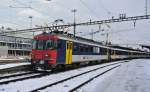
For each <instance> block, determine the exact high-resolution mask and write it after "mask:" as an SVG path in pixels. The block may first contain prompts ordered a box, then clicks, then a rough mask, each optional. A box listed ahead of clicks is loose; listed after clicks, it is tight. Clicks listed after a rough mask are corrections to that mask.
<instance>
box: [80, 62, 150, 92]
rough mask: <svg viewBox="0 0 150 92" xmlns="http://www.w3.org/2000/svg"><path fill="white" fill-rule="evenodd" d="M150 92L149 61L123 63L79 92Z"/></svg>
mask: <svg viewBox="0 0 150 92" xmlns="http://www.w3.org/2000/svg"><path fill="white" fill-rule="evenodd" d="M82 91H84V92H150V60H148V59H137V60H132V61H131V62H128V63H124V64H122V65H121V67H120V68H118V69H116V70H115V71H112V72H109V73H107V74H105V75H104V76H102V77H99V78H97V79H95V80H94V81H92V82H91V83H89V84H88V85H86V86H84V87H83V88H82V89H80V91H79V92H82Z"/></svg>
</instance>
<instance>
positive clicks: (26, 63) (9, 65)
mask: <svg viewBox="0 0 150 92" xmlns="http://www.w3.org/2000/svg"><path fill="white" fill-rule="evenodd" d="M29 64H30V63H29V62H23V63H11V64H4V65H0V69H7V68H12V67H17V66H22V65H29Z"/></svg>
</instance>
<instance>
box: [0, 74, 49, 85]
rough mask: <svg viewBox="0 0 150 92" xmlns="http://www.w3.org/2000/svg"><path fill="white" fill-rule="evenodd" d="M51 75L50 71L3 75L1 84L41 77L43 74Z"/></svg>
mask: <svg viewBox="0 0 150 92" xmlns="http://www.w3.org/2000/svg"><path fill="white" fill-rule="evenodd" d="M46 75H50V74H48V73H35V72H28V73H22V74H16V75H10V76H5V77H6V78H5V77H4V76H3V77H1V78H0V85H4V84H8V83H11V82H17V81H22V80H27V79H32V78H39V77H42V76H46Z"/></svg>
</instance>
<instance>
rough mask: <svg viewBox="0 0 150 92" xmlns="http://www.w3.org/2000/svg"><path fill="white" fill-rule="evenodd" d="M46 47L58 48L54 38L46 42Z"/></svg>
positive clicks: (50, 48)
mask: <svg viewBox="0 0 150 92" xmlns="http://www.w3.org/2000/svg"><path fill="white" fill-rule="evenodd" d="M46 49H49V50H53V49H56V42H55V41H52V40H48V41H47V42H46Z"/></svg>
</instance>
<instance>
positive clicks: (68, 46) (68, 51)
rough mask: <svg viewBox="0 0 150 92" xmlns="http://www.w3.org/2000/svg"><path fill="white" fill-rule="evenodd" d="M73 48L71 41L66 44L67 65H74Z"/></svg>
mask: <svg viewBox="0 0 150 92" xmlns="http://www.w3.org/2000/svg"><path fill="white" fill-rule="evenodd" d="M72 47H73V43H72V42H71V41H67V42H66V64H72Z"/></svg>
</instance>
